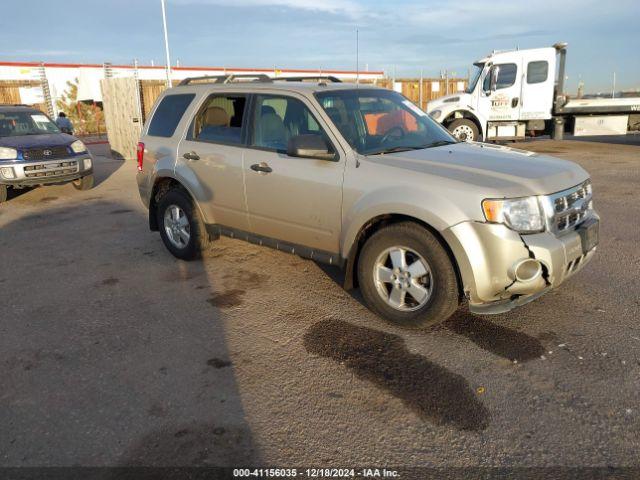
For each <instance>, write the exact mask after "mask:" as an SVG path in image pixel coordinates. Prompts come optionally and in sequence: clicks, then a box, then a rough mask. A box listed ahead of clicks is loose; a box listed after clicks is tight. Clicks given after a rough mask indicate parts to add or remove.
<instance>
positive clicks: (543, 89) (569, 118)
mask: <svg viewBox="0 0 640 480" xmlns="http://www.w3.org/2000/svg"><path fill="white" fill-rule="evenodd" d="M566 54H567V44H566V43H558V44H556V45H554V46H553V47H548V48H535V49H527V50H512V51H501V52H493V53H492V54H491V55H489V56H487V57H485V58H483V59H481V60H478V61H477V62H475V63H474V71H473V75H472V76H471V78H470V80H469V87H468V88H467V90H466V91H465V92H463V93H456V94H453V95H447V96H445V97H442V98H439V99H437V100H433V101H431V102H429V105H428V108H427V113H429V115H431V117H432V118H434V119H435V120H437V121H438V122H440V123H441V124H443V125H444V126H445V127H447V128H448V129H449V131H451V132H452V134H453V135H454V136H455V137H457V138H458V139H460V140H480V139H484V140H486V141H492V140H518V139H523V138H525V137H526V136H528V135H543V134H550V135H551V136H552V137H553V138H556V139H561V138H562V136H563V134H564V132H565V131H567V132H570V133H573V134H574V135H598V134H600V135H602V134H607V135H611V134H625V133H627V132H629V131H633V130H636V131H637V130H640V97H633V98H611V99H606V98H591V99H570V98H569V97H568V96H567V95H565V94H564V93H563V91H564V78H565V73H564V69H565V61H566ZM556 67H557V68H556ZM556 72H557V73H556Z"/></svg>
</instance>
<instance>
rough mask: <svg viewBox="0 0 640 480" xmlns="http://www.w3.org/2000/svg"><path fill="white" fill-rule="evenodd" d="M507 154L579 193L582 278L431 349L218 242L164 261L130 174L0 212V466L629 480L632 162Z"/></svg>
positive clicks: (334, 280)
mask: <svg viewBox="0 0 640 480" xmlns="http://www.w3.org/2000/svg"><path fill="white" fill-rule="evenodd" d="M516 146H520V147H521V148H527V149H531V150H536V151H539V152H544V153H547V154H551V155H556V156H559V157H562V158H568V159H572V160H574V161H577V162H578V163H580V164H581V165H583V166H584V167H585V168H586V169H587V170H589V171H590V172H591V174H592V176H593V184H594V192H595V205H596V208H597V209H598V210H599V212H600V214H601V215H602V227H601V233H600V236H601V243H600V246H599V247H598V250H599V251H598V253H597V255H596V256H595V258H594V260H593V261H592V262H591V263H590V264H589V265H588V266H587V267H585V269H584V270H583V271H582V272H580V273H579V274H577V275H576V276H575V277H573V278H572V279H571V280H569V281H568V282H567V283H565V284H564V285H562V286H561V287H560V288H559V289H557V290H554V291H552V292H551V293H549V294H548V295H546V296H544V297H542V298H541V299H539V300H537V301H536V302H533V303H531V304H529V305H526V306H524V307H522V308H520V309H518V310H515V311H512V312H510V313H508V314H504V315H498V316H476V315H471V314H470V313H468V311H466V310H465V309H464V308H461V309H460V310H459V311H458V312H457V313H456V314H455V315H454V316H453V318H451V319H450V320H449V321H447V322H446V323H445V324H443V325H441V326H438V327H436V328H433V329H431V330H429V331H420V330H410V329H403V328H400V327H396V326H393V325H391V324H389V323H386V322H384V321H383V320H381V319H380V318H378V317H376V316H375V315H373V314H372V313H370V312H369V311H368V310H367V309H366V308H365V307H364V306H363V305H362V303H361V299H360V297H359V295H358V294H357V292H355V293H349V292H345V291H343V290H342V289H341V288H340V286H339V284H338V282H339V278H340V274H339V272H337V271H335V270H333V269H332V268H327V267H324V266H320V265H317V264H315V263H314V262H312V261H308V260H303V259H300V258H298V257H296V256H293V255H289V254H286V253H282V252H278V251H273V250H270V249H267V248H263V247H259V246H256V245H250V244H247V243H244V242H242V241H238V240H232V239H226V238H225V239H221V240H220V241H218V242H216V243H215V244H214V246H213V247H212V249H211V251H210V252H209V254H208V255H207V257H206V258H205V259H204V260H203V261H197V262H192V263H185V262H182V261H178V260H176V259H175V258H173V257H172V256H171V255H170V254H169V253H168V252H167V251H166V249H165V248H164V246H163V245H162V242H161V240H160V237H159V235H158V234H157V233H152V232H150V231H149V230H148V227H147V217H146V211H145V209H144V207H143V206H142V204H141V202H140V200H139V197H138V193H137V189H136V185H135V164H134V162H131V161H129V162H121V161H117V160H113V159H111V158H110V157H109V155H108V150H107V147H106V146H104V145H95V146H92V148H93V149H94V152H95V153H96V155H97V156H96V177H97V182H96V183H97V185H96V187H95V188H94V189H93V190H91V191H87V192H78V191H76V190H74V189H73V187H72V186H70V185H67V186H55V187H47V188H39V189H34V190H29V191H24V192H21V193H20V194H19V195H15V194H14V195H12V197H11V198H10V200H9V201H8V202H6V203H5V204H3V205H1V206H0V252H1V260H0V305H2V307H1V310H0V312H1V314H0V318H1V320H0V386H1V387H0V466H69V465H86V466H101V465H109V466H114V465H119V466H123V465H230V466H242V465H272V466H296V465H297V466H344V467H347V466H348V467H351V466H356V465H359V466H368V465H377V466H385V465H389V466H391V465H393V466H403V465H404V466H459V467H468V466H551V465H553V466H602V467H607V466H640V465H639V464H640V461H639V458H640V456H639V453H640V451H639V449H640V402H639V401H638V392H639V391H640V354H639V352H640V325H639V323H638V322H639V318H640V298H639V297H640V295H639V292H640V277H639V275H638V270H639V268H640V253H639V246H640V227H639V225H640V206H639V203H640V202H638V199H639V194H638V186H639V185H640V149H639V148H638V146H635V145H614V144H609V143H592V142H576V141H564V142H555V141H550V140H545V141H535V142H526V143H523V144H521V145H516Z"/></svg>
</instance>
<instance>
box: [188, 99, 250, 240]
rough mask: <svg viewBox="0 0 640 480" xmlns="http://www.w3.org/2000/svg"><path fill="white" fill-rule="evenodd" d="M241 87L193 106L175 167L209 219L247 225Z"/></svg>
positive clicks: (242, 226) (244, 100)
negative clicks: (192, 115)
mask: <svg viewBox="0 0 640 480" xmlns="http://www.w3.org/2000/svg"><path fill="white" fill-rule="evenodd" d="M247 100H248V97H247V95H245V94H241V93H222V92H221V93H214V94H211V95H209V96H208V97H206V99H205V100H204V102H203V103H202V104H201V105H200V107H199V108H198V109H197V111H196V113H195V115H194V117H193V119H192V121H191V123H190V125H189V128H188V130H187V133H186V136H185V138H184V140H183V141H181V142H180V146H179V148H178V161H177V162H176V173H179V175H180V177H181V179H182V181H184V182H185V184H186V185H188V187H189V189H190V190H191V193H192V195H193V196H194V197H195V198H196V199H197V200H198V203H199V205H200V208H201V209H202V212H203V214H204V216H205V221H206V222H207V223H209V224H214V223H215V224H219V225H224V226H227V227H232V228H236V229H240V230H245V231H247V230H249V222H248V217H247V208H246V202H245V197H244V181H243V155H244V135H245V128H244V127H245V123H246V122H245V117H246V115H245V110H246V106H247V103H248V102H247Z"/></svg>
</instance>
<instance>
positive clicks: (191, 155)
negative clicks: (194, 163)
mask: <svg viewBox="0 0 640 480" xmlns="http://www.w3.org/2000/svg"><path fill="white" fill-rule="evenodd" d="M182 157H183V158H186V159H187V160H200V155H198V154H197V153H196V152H185V153H184V154H183V155H182Z"/></svg>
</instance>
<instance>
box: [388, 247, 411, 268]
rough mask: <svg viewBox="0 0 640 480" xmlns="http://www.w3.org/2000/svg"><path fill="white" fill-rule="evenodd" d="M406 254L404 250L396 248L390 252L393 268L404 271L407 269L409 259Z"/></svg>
mask: <svg viewBox="0 0 640 480" xmlns="http://www.w3.org/2000/svg"><path fill="white" fill-rule="evenodd" d="M405 254H406V252H405V251H404V249H402V248H395V249H393V250H391V251H390V252H389V257H391V264H392V265H393V268H399V269H404V268H406V267H407V258H406V256H405Z"/></svg>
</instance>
